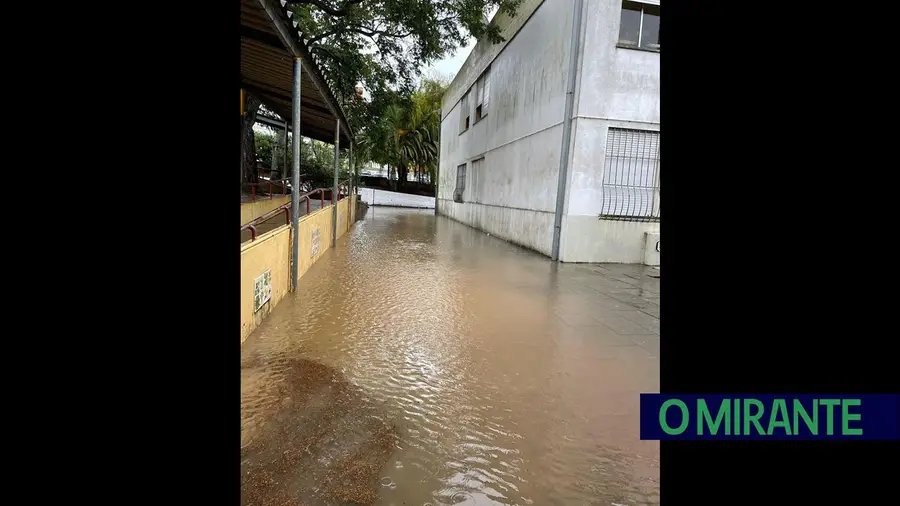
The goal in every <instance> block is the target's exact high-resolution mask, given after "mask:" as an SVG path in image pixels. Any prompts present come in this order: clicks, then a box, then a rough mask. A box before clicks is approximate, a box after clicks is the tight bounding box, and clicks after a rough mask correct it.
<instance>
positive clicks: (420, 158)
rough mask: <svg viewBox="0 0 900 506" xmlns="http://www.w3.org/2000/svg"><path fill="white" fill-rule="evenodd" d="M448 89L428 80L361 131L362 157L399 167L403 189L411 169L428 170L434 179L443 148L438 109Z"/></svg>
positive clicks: (399, 176) (399, 180) (400, 182)
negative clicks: (441, 148)
mask: <svg viewBox="0 0 900 506" xmlns="http://www.w3.org/2000/svg"><path fill="white" fill-rule="evenodd" d="M445 88H446V86H445V85H444V84H443V83H440V82H437V81H431V80H427V79H426V80H425V81H424V82H423V84H422V86H420V88H419V89H418V90H416V92H415V93H413V94H411V95H410V96H409V97H397V99H396V100H395V101H394V103H392V104H390V105H388V106H387V107H385V108H384V109H383V110H382V111H381V118H380V120H379V121H378V122H376V123H374V124H372V125H369V126H368V127H367V128H365V129H364V130H363V131H362V132H360V140H359V145H360V150H359V151H360V158H361V159H362V160H372V161H374V162H377V163H381V164H387V165H389V166H391V167H394V168H396V169H397V182H396V185H398V186H399V187H400V188H402V187H403V186H404V185H405V183H406V179H407V176H408V174H409V169H410V168H413V169H414V170H416V172H417V173H419V174H421V173H422V171H427V172H428V173H429V175H430V176H431V181H432V182H434V181H435V178H434V170H435V168H436V166H437V156H438V150H439V149H440V146H439V144H438V134H439V129H440V117H439V111H440V106H441V105H440V104H441V96H442V95H443V93H444V89H445ZM391 184H392V185H394V183H393V182H392V183H391ZM396 185H395V186H394V187H395V188H396Z"/></svg>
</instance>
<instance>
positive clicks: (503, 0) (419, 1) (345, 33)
mask: <svg viewBox="0 0 900 506" xmlns="http://www.w3.org/2000/svg"><path fill="white" fill-rule="evenodd" d="M521 1H522V0H452V1H447V0H299V1H289V2H288V3H289V4H291V9H292V10H293V14H294V16H293V17H294V19H295V20H296V22H297V27H298V28H299V29H300V31H301V33H303V34H304V37H303V38H304V42H305V43H306V45H307V47H308V49H309V51H310V52H311V53H312V54H314V55H315V56H316V57H317V58H318V59H319V64H320V66H321V67H323V71H324V73H325V75H326V77H327V79H328V80H329V81H331V83H332V84H333V86H334V88H335V92H336V94H337V95H338V100H339V101H340V102H341V105H342V107H344V108H345V110H347V112H348V115H349V116H351V117H350V118H348V119H350V120H351V123H352V124H354V126H357V125H359V126H360V127H363V126H365V125H367V124H369V123H370V122H371V120H372V119H373V118H372V114H367V113H371V111H372V110H374V111H381V110H382V108H383V107H384V106H386V105H387V103H390V102H393V101H394V98H395V97H393V96H392V95H393V94H394V93H395V92H399V93H400V94H402V95H408V94H410V93H411V92H412V91H413V90H414V89H415V87H416V80H417V77H418V75H419V70H420V69H422V68H425V67H426V66H428V65H429V64H431V63H433V62H434V61H436V60H438V59H440V58H442V57H444V56H445V55H446V54H447V53H452V52H454V51H455V50H456V49H457V48H459V47H462V46H465V45H466V43H467V42H468V39H469V37H470V36H471V37H475V38H482V37H486V38H487V39H488V40H490V41H492V42H500V41H502V40H503V37H502V36H501V34H500V29H499V27H498V26H497V25H495V24H492V23H489V20H488V19H487V18H486V14H487V12H488V11H489V10H491V9H492V8H495V7H496V8H497V9H498V12H507V13H510V14H515V12H516V8H517V7H518V6H519V4H520V3H521ZM357 83H362V85H363V87H364V88H365V89H366V90H367V91H368V92H369V94H370V96H371V102H370V104H368V105H367V104H359V101H358V100H356V98H355V97H356V95H355V93H354V91H355V87H356V85H357Z"/></svg>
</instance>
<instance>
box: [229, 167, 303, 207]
mask: <svg viewBox="0 0 900 506" xmlns="http://www.w3.org/2000/svg"><path fill="white" fill-rule="evenodd" d="M305 175H306V174H300V177H301V178H303V176H305ZM301 181H302V179H301ZM290 182H291V178H289V177H285V178H281V179H270V180H268V181H261V182H258V183H244V186H249V187H250V202H256V194H257V190H256V189H257V188H260V187H268V189H269V199H270V200H271V199H274V198H275V192H274V191H272V190H273V189H274V185H276V184H280V185H281V190H282V192H281V195H282V196H285V195H287V194H288V183H290Z"/></svg>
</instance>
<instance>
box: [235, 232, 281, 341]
mask: <svg viewBox="0 0 900 506" xmlns="http://www.w3.org/2000/svg"><path fill="white" fill-rule="evenodd" d="M290 258H291V227H290V226H289V225H283V226H281V227H278V228H276V229H275V230H272V231H271V232H267V233H265V234H263V235H261V236H259V237H258V238H257V239H256V240H255V241H253V242H247V243H244V244H243V245H241V342H244V339H247V336H249V335H250V333H251V332H253V329H255V328H256V327H257V326H258V325H259V324H260V323H261V322H262V320H263V318H265V317H266V315H267V314H269V312H270V311H271V310H272V308H274V307H275V305H276V304H278V302H279V301H280V300H281V298H282V297H284V295H285V294H286V293H287V292H288V290H289V289H290V286H291V271H290ZM266 270H269V271H270V272H271V274H272V298H271V299H269V302H266V303H265V304H264V305H263V306H262V307H261V308H260V309H259V312H257V313H255V314H254V313H253V283H254V281H255V280H256V278H258V277H259V276H260V275H261V274H262V273H264V272H265V271H266Z"/></svg>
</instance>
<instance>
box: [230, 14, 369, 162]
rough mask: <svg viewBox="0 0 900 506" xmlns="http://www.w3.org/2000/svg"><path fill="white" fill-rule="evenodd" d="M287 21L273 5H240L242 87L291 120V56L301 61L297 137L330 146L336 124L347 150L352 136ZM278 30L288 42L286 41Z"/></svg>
mask: <svg viewBox="0 0 900 506" xmlns="http://www.w3.org/2000/svg"><path fill="white" fill-rule="evenodd" d="M267 7H268V9H267ZM289 19H290V18H289V16H288V15H287V10H286V9H285V7H284V5H283V4H282V2H280V1H278V0H241V87H242V88H244V89H245V90H247V91H248V92H250V93H252V94H253V95H255V96H257V97H259V99H260V100H261V101H262V102H263V104H265V106H266V107H267V108H268V109H270V110H272V111H274V112H275V113H277V114H278V115H279V116H281V117H282V118H286V119H287V120H288V121H290V119H291V106H292V99H291V93H292V90H293V75H294V70H293V64H294V63H293V62H294V56H295V55H297V56H300V57H302V58H303V68H304V70H305V71H304V72H303V76H302V80H301V93H300V106H301V107H300V121H301V126H300V130H301V133H302V135H304V136H306V137H310V138H313V139H317V140H320V141H324V142H328V143H334V130H335V122H336V121H340V122H341V144H343V145H344V146H345V147H346V146H347V145H348V144H349V141H350V138H351V136H352V130H351V128H350V125H349V123H348V122H347V119H346V117H345V116H344V113H343V111H342V110H341V108H340V106H339V105H338V103H337V100H335V97H334V94H333V93H332V91H331V89H330V87H329V85H328V83H327V81H326V80H325V78H324V76H323V75H322V73H321V71H320V70H319V66H318V65H317V63H316V61H315V58H314V57H313V56H312V55H311V54H309V51H307V50H306V47H305V46H304V44H303V43H302V42H301V40H300V36H299V34H298V33H297V30H296V28H294V26H293V24H292V23H291V22H290V20H289ZM279 25H280V26H279ZM279 28H280V29H281V33H286V34H289V35H290V37H291V39H292V40H290V41H285V40H284V38H283V37H282V35H281V34H280V33H279Z"/></svg>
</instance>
